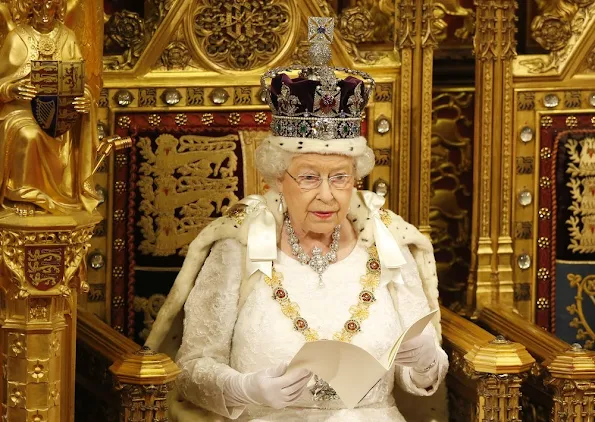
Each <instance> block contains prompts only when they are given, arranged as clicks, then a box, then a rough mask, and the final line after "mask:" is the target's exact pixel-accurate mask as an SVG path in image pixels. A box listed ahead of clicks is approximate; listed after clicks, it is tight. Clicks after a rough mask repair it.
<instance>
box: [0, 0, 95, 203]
mask: <svg viewBox="0 0 595 422" xmlns="http://www.w3.org/2000/svg"><path fill="white" fill-rule="evenodd" d="M66 6H67V2H66V0H15V1H14V3H13V7H12V10H11V12H12V17H13V19H14V20H15V22H16V23H17V25H16V26H14V24H9V25H8V28H11V27H12V28H13V29H12V30H11V31H10V32H9V33H8V35H7V36H6V38H5V40H4V43H3V45H2V48H1V49H0V57H1V58H2V60H1V61H0V153H1V154H2V155H1V158H0V177H1V179H0V203H1V204H2V206H3V207H4V208H13V209H15V211H16V212H17V213H18V214H20V215H33V214H34V213H35V212H36V211H46V212H50V213H53V214H71V213H73V212H75V211H77V210H86V211H88V212H92V211H93V210H94V209H95V208H96V207H97V205H98V202H99V197H98V196H97V193H96V192H95V189H94V186H95V184H94V183H93V181H92V175H93V169H94V167H95V156H96V150H97V148H98V147H99V145H98V138H97V125H96V121H97V119H96V106H95V103H94V101H93V98H92V94H91V90H90V89H89V86H88V85H87V84H86V83H85V79H84V62H83V56H82V54H81V50H80V46H79V43H78V41H77V38H76V36H75V34H74V32H73V31H72V30H70V29H69V28H68V27H66V26H65V25H64V24H63V23H62V22H63V20H64V14H65V12H66ZM3 15H4V16H6V14H5V13H3ZM64 63H71V65H70V67H68V68H67V66H65V65H63V64H64ZM77 63H78V65H77ZM48 69H49V72H50V73H49V76H48V74H47V71H48ZM44 71H46V74H44V73H43V72H44ZM52 71H55V72H54V73H53V74H52ZM77 72H78V73H77ZM52 78H54V80H53V82H54V84H52ZM56 81H57V85H59V88H57V87H56V86H55V85H56V83H55V82H56ZM44 84H45V85H44ZM77 84H78V86H79V87H80V92H79V95H78V96H71V97H68V96H64V95H62V96H56V95H54V97H55V98H57V99H55V101H56V104H55V107H54V108H53V109H52V104H53V103H52V102H51V101H44V100H43V99H45V98H49V97H42V95H46V94H48V93H52V92H54V91H55V90H56V89H57V90H58V91H59V90H68V89H71V94H72V93H75V92H76V89H75V87H76V86H77ZM44 90H45V91H44ZM80 94H82V95H80ZM65 100H67V102H66V103H65V102H64V101H65ZM32 102H33V107H32ZM44 113H45V114H44ZM73 114H74V120H73V116H72V115H73ZM40 115H41V116H42V117H43V116H45V117H43V118H42V119H41V121H42V126H44V127H43V128H42V127H41V126H40V124H39V123H38V122H40V117H39V116H40ZM44 118H45V119H46V120H47V125H44V124H43V121H44V120H43V119H44ZM60 119H63V120H64V119H66V120H67V121H68V122H67V123H68V124H66V126H65V124H64V121H62V122H61V121H60ZM69 125H72V128H70V129H68V126H69ZM60 128H62V130H60ZM50 129H52V130H53V132H52V130H50ZM62 132H64V133H62Z"/></svg>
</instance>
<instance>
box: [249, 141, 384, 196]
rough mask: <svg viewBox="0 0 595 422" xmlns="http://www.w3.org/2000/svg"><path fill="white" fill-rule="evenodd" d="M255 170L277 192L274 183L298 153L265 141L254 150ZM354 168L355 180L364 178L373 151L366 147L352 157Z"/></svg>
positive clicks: (372, 162) (370, 162)
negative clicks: (362, 151)
mask: <svg viewBox="0 0 595 422" xmlns="http://www.w3.org/2000/svg"><path fill="white" fill-rule="evenodd" d="M255 154H256V169H257V170H258V171H259V172H260V174H261V175H262V176H263V177H264V180H265V182H266V183H267V184H268V185H269V187H270V188H271V189H273V190H277V184H276V181H277V180H278V179H280V178H281V177H283V173H285V171H286V170H287V169H288V168H289V165H290V164H291V160H293V158H294V157H295V156H297V155H298V154H299V153H295V152H289V151H285V150H284V149H282V148H279V147H278V146H276V145H273V144H272V143H270V142H268V141H267V140H265V141H264V142H262V143H261V144H260V145H259V146H258V147H257V148H256V153H255ZM353 164H354V167H355V178H356V179H361V178H363V177H366V176H367V175H368V174H370V172H371V171H372V169H373V168H374V164H375V158H374V151H372V149H371V148H370V147H368V146H366V147H365V149H364V153H363V154H362V155H358V156H355V157H353Z"/></svg>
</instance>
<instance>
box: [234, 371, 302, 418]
mask: <svg viewBox="0 0 595 422" xmlns="http://www.w3.org/2000/svg"><path fill="white" fill-rule="evenodd" d="M286 370H287V365H285V364H282V365H279V366H277V367H274V368H268V369H265V370H262V371H259V372H253V373H250V374H240V375H238V376H234V377H232V378H231V379H230V380H229V381H228V383H227V386H226V390H227V391H226V393H228V394H229V396H230V397H231V398H232V401H233V402H235V403H244V404H248V403H253V404H259V405H261V406H268V407H272V408H274V409H283V408H285V407H287V406H289V405H290V404H291V403H293V402H294V401H296V400H297V399H298V398H299V397H300V396H301V394H302V393H303V391H304V389H305V388H306V385H307V384H308V381H309V380H310V378H311V377H312V372H310V371H308V370H306V369H300V370H295V371H290V372H286Z"/></svg>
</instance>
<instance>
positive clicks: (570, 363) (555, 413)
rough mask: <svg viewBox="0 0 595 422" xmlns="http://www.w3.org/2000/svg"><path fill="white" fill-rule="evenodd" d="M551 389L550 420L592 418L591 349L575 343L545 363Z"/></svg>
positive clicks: (594, 361) (594, 364) (594, 379)
mask: <svg viewBox="0 0 595 422" xmlns="http://www.w3.org/2000/svg"><path fill="white" fill-rule="evenodd" d="M547 369H548V371H549V376H548V377H547V378H546V380H545V384H546V385H549V386H550V387H551V388H552V389H553V391H554V397H553V399H554V408H553V409H552V419H551V420H552V421H573V422H593V421H595V353H593V352H587V351H585V350H583V349H582V348H581V346H580V345H578V344H575V345H573V346H572V347H571V348H570V349H569V350H567V351H566V352H565V353H563V354H560V355H558V356H556V357H555V358H554V359H553V360H552V362H551V363H550V364H549V365H547Z"/></svg>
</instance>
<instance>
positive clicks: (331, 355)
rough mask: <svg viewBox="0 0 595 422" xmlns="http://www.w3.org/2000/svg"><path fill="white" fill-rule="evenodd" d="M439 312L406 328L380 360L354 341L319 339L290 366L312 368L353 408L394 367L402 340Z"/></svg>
mask: <svg viewBox="0 0 595 422" xmlns="http://www.w3.org/2000/svg"><path fill="white" fill-rule="evenodd" d="M436 312H438V311H437V310H434V311H432V312H430V313H429V314H427V315H424V316H423V317H421V318H420V319H418V320H417V321H415V322H414V323H413V324H412V325H411V326H410V327H409V328H407V329H406V330H405V331H403V333H402V334H401V335H400V336H399V338H398V339H397V340H396V341H395V343H394V345H393V347H391V348H390V349H389V350H388V351H387V353H386V354H385V355H384V356H383V357H382V358H381V359H380V360H378V359H376V358H375V357H374V356H372V355H371V354H370V353H368V352H367V351H365V350H364V349H362V348H361V347H358V346H356V345H354V344H351V343H345V342H342V341H337V340H318V341H313V342H308V343H306V344H304V346H303V347H302V348H301V349H300V350H299V351H298V352H297V353H296V355H295V356H294V357H293V359H292V360H291V362H290V364H289V367H288V368H287V370H288V371H289V370H292V369H300V368H306V369H308V370H310V371H312V372H313V373H315V374H316V375H318V376H319V377H320V378H322V379H323V380H324V381H326V382H327V383H328V384H329V385H330V386H331V387H332V388H333V389H334V390H335V391H336V392H337V394H338V395H339V397H340V398H341V400H342V401H343V403H345V405H346V406H347V407H348V408H349V409H353V408H354V407H355V406H356V405H357V404H358V403H359V402H360V401H361V400H362V399H363V398H364V397H365V395H366V394H368V392H369V391H370V390H371V389H372V388H373V387H374V386H375V385H376V384H377V383H378V381H379V380H380V379H381V378H382V377H383V376H384V374H386V372H388V371H390V370H391V368H392V366H393V362H394V361H395V357H396V356H397V353H398V352H399V348H400V347H401V344H403V342H406V341H408V340H411V339H413V338H415V337H417V336H419V335H420V334H421V333H422V332H423V330H424V328H425V327H426V325H428V323H429V322H430V320H431V319H432V317H433V316H434V314H435V313H436Z"/></svg>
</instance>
